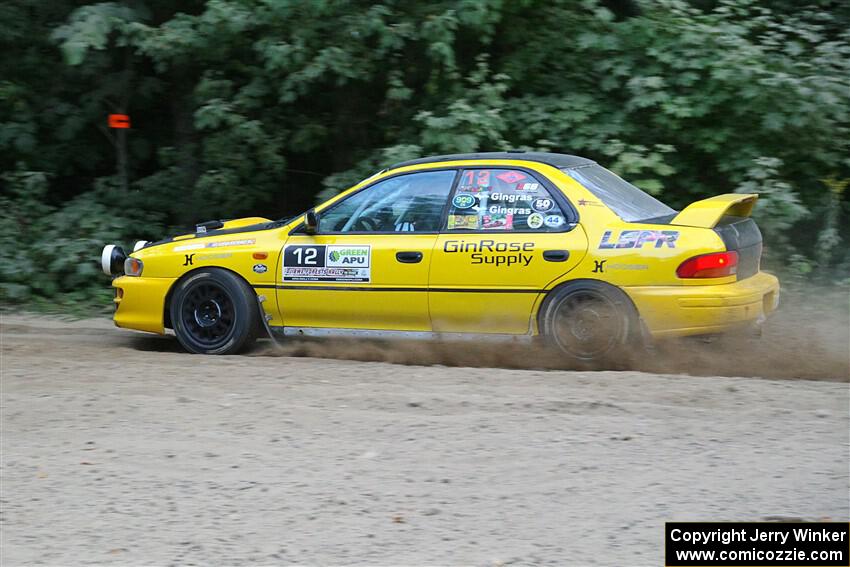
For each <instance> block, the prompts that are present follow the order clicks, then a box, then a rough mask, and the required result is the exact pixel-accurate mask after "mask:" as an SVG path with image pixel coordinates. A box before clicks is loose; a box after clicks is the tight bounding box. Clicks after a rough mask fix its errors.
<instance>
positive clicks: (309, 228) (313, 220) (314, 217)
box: [304, 209, 319, 234]
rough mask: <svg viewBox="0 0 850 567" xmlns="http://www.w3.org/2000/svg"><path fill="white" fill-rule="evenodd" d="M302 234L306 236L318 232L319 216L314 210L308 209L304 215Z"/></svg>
mask: <svg viewBox="0 0 850 567" xmlns="http://www.w3.org/2000/svg"><path fill="white" fill-rule="evenodd" d="M304 232H306V233H307V234H316V233H317V232H319V215H318V214H317V213H316V210H315V209H310V210H309V211H307V213H306V214H305V215H304Z"/></svg>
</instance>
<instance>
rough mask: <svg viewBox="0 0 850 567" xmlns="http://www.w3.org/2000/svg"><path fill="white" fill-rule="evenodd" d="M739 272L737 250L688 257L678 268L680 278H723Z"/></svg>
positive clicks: (677, 273)
mask: <svg viewBox="0 0 850 567" xmlns="http://www.w3.org/2000/svg"><path fill="white" fill-rule="evenodd" d="M737 272H738V253H737V252H715V253H714V254H703V255H702V256H694V257H693V258H688V259H687V260H685V261H684V262H682V264H681V265H680V266H679V268H678V269H677V270H676V275H677V276H679V277H680V278H722V277H725V276H734V275H735V274H736V273H737Z"/></svg>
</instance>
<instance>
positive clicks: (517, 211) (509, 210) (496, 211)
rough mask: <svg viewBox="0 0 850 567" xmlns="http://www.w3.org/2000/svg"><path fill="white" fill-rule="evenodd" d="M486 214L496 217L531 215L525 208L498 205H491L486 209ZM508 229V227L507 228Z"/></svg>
mask: <svg viewBox="0 0 850 567" xmlns="http://www.w3.org/2000/svg"><path fill="white" fill-rule="evenodd" d="M487 212H488V213H490V214H491V215H493V216H496V215H529V214H531V209H528V208H525V207H502V206H500V205H493V206H491V207H488V208H487ZM509 228H510V227H509Z"/></svg>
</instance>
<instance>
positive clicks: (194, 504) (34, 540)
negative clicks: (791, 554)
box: [0, 315, 850, 566]
mask: <svg viewBox="0 0 850 567" xmlns="http://www.w3.org/2000/svg"><path fill="white" fill-rule="evenodd" d="M842 316H843V315H842ZM818 329H820V328H814V327H812V328H810V329H803V331H805V332H804V335H805V336H807V337H810V336H815V339H813V340H812V342H810V343H807V342H806V341H805V339H804V338H799V340H797V341H794V340H791V341H790V342H783V340H784V339H783V340H780V339H779V338H777V336H773V338H772V339H770V340H769V341H768V342H767V343H765V342H764V341H762V343H761V346H752V345H751V343H748V342H733V343H732V344H730V343H728V342H726V343H720V344H711V345H708V346H706V347H699V348H696V347H694V346H693V344H692V343H689V344H688V346H683V345H679V346H675V347H674V346H668V347H665V349H663V350H662V351H660V352H658V353H656V354H655V355H653V356H649V357H643V358H641V359H639V360H637V361H632V362H631V363H629V364H630V367H631V368H633V369H632V370H627V371H599V372H591V371H569V370H551V369H549V370H544V369H542V368H552V367H557V364H556V363H553V362H552V361H551V360H547V359H545V357H541V356H539V355H537V354H533V355H530V354H529V352H531V351H523V350H522V349H524V348H527V347H523V346H519V345H508V346H500V347H488V348H479V349H478V350H476V349H475V348H472V347H470V346H468V345H454V346H452V345H437V346H434V345H410V344H404V345H389V346H387V345H378V344H374V343H299V344H297V345H294V346H292V345H290V346H287V347H286V350H284V351H283V352H282V353H279V352H275V351H274V350H272V349H271V348H270V347H268V346H266V347H263V348H260V349H259V350H257V351H255V352H254V353H253V355H252V356H239V357H202V356H190V355H187V354H183V353H181V352H180V351H179V348H178V347H177V345H176V341H174V340H173V339H171V338H158V337H149V336H147V335H142V334H138V333H133V332H128V331H122V330H118V329H115V328H114V327H113V326H112V325H111V323H110V322H109V321H107V320H86V321H79V322H72V323H63V322H55V321H52V320H50V319H47V318H43V317H28V316H19V315H14V316H13V315H2V321H0V339H2V362H1V363H0V372H2V388H1V390H2V391H0V394H2V423H0V425H2V439H1V441H2V444H1V445H0V449H2V456H0V464H2V491H0V492H2V494H0V499H2V501H0V505H2V517H0V521H2V524H0V527H2V541H0V544H2V548H0V553H2V557H0V563H2V564H3V565H4V566H13V565H33V564H47V565H82V564H92V563H96V564H115V565H142V564H146V565H150V564H156V565H169V564H193V563H194V564H247V563H261V564H292V563H297V564H308V565H313V564H323V565H331V564H370V565H426V564H427V565H436V564H439V565H507V564H524V565H529V564H552V565H591V564H602V565H661V564H663V560H662V550H663V527H664V522H665V521H669V520H740V521H749V520H753V521H757V520H762V519H764V518H767V517H780V518H800V519H804V520H815V519H820V518H831V519H834V520H847V519H848V441H850V433H848V431H850V426H848V384H847V383H846V380H847V375H846V372H845V369H846V367H845V366H844V364H845V363H846V360H847V357H846V354H847V353H846V350H842V348H843V346H842V342H841V341H842V340H844V339H843V335H841V333H842V332H843V330H842V328H841V327H840V325H839V328H838V331H837V332H838V335H839V336H838V339H837V340H835V339H834V337H833V338H827V339H825V340H817V336H818V333H821V332H822V330H818ZM823 333H824V335H827V334H831V335H834V334H835V331H833V332H832V333H828V332H825V331H823ZM797 336H798V337H801V336H802V335H800V334H798V335H797ZM767 337H768V338H770V335H767ZM830 341H833V342H830ZM846 344H847V343H846V342H844V343H843V345H846ZM759 349H761V350H759ZM813 349H814V350H813ZM818 349H820V350H818ZM523 353H525V354H524V356H523ZM730 353H732V354H730ZM316 355H326V356H333V357H336V358H337V359H327V358H324V359H322V358H310V357H309V356H316ZM717 357H723V358H724V360H723V361H721V362H718V361H717V360H715V359H716V358H717ZM771 357H774V358H771ZM351 358H359V359H366V360H385V361H393V362H401V363H403V364H391V363H388V362H361V361H355V360H350V359H351ZM347 359H349V360H347ZM815 359H816V360H815ZM742 361H749V363H748V364H743V363H742ZM436 363H442V364H450V365H463V364H467V363H470V364H474V365H475V366H483V367H480V368H470V367H465V366H453V367H449V366H440V365H436ZM488 366H513V367H514V368H509V369H504V368H493V367H488ZM652 366H656V367H657V368H654V372H656V373H648V372H640V371H636V370H634V368H639V369H644V370H646V369H652V368H651V367H652ZM736 371H738V372H739V373H741V374H748V375H752V376H768V377H769V376H776V377H780V378H785V379H783V380H774V379H764V378H740V377H728V376H727V377H721V376H697V377H695V376H687V375H683V374H659V373H657V372H678V373H681V372H690V373H697V374H710V373H716V374H729V375H733V374H734V373H735V372H736ZM799 377H808V378H815V379H817V381H815V380H789V379H787V378H799ZM842 380H843V381H844V382H842Z"/></svg>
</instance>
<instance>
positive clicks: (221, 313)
mask: <svg viewBox="0 0 850 567" xmlns="http://www.w3.org/2000/svg"><path fill="white" fill-rule="evenodd" d="M170 309H171V323H172V326H173V327H174V334H175V335H177V339H178V340H179V341H180V344H182V345H183V347H184V348H185V349H186V350H188V351H189V352H193V353H198V354H234V353H237V352H239V351H241V350H243V349H244V348H245V347H247V346H248V345H249V344H250V343H252V342H253V340H254V339H255V338H256V334H257V332H256V331H257V328H258V325H259V319H258V316H259V306H258V305H257V300H256V295H255V294H254V291H253V290H252V289H251V288H250V287H248V284H246V283H245V282H244V281H243V280H242V279H241V278H240V277H239V276H237V275H236V274H234V273H232V272H228V271H227V270H222V269H216V268H211V269H209V270H203V271H198V272H195V273H192V274H191V275H189V276H188V277H187V278H186V279H185V280H183V281H181V282H180V283H179V284H178V286H177V288H176V290H175V292H174V296H173V298H172V301H171V307H170Z"/></svg>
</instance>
